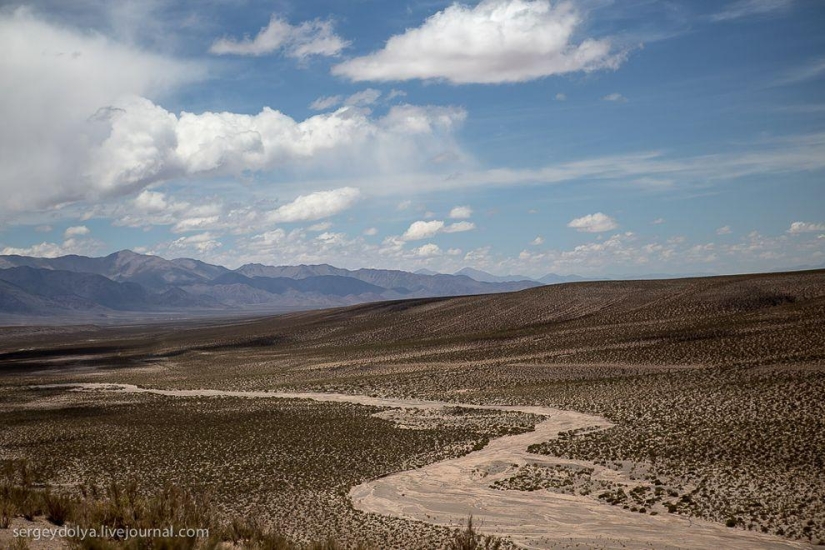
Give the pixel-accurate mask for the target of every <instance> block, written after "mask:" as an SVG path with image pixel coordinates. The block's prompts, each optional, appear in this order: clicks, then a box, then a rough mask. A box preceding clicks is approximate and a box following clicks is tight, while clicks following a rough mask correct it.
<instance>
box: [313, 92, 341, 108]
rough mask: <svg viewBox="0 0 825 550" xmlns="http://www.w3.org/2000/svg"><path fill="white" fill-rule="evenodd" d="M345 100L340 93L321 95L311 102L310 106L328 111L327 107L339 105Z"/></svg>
mask: <svg viewBox="0 0 825 550" xmlns="http://www.w3.org/2000/svg"><path fill="white" fill-rule="evenodd" d="M343 101H344V98H343V97H342V96H340V95H331V96H325V97H319V98H318V99H316V100H315V101H313V102H312V103H310V104H309V108H310V109H312V110H313V111H326V110H327V109H331V108H332V107H337V106H338V105H340V104H341V103H342V102H343Z"/></svg>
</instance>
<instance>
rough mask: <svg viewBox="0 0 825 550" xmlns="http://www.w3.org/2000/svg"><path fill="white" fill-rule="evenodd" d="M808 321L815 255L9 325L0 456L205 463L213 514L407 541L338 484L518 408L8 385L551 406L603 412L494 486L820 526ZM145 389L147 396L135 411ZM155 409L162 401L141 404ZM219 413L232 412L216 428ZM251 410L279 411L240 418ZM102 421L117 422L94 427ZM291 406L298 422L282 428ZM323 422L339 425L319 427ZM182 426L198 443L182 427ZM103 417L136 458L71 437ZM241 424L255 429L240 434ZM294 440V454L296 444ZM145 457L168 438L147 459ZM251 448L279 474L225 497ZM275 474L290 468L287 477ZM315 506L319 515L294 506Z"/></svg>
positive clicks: (789, 526)
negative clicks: (248, 313)
mask: <svg viewBox="0 0 825 550" xmlns="http://www.w3.org/2000/svg"><path fill="white" fill-rule="evenodd" d="M824 321H825V272H823V271H811V272H800V273H788V274H770V275H743V276H731V277H714V278H696V279H679V280H662V281H633V282H583V283H573V284H564V285H556V286H550V287H540V288H534V289H529V290H525V291H521V292H517V293H509V294H496V295H485V296H472V297H459V298H435V299H415V300H405V301H396V302H382V303H375V304H368V305H361V306H354V307H350V308H346V309H336V310H326V311H314V312H304V313H294V314H287V315H282V316H278V317H272V318H265V319H249V320H233V321H226V322H220V321H201V322H197V323H195V322H192V323H189V324H182V325H177V326H176V325H172V324H157V325H144V326H134V327H114V328H99V327H95V326H91V325H87V326H80V327H45V328H34V327H25V328H24V327H19V328H9V329H3V331H2V333H0V369H2V373H3V374H2V378H0V417H2V418H0V421H2V423H3V424H4V425H7V426H9V427H10V429H9V430H6V431H5V435H3V436H0V453H2V457H0V458H7V459H10V458H24V457H29V458H33V457H35V456H37V455H38V454H41V453H42V452H43V451H44V450H47V451H48V454H49V456H50V457H52V458H50V459H49V460H48V461H47V463H46V464H45V465H44V468H45V471H46V473H45V474H44V475H46V477H48V478H49V479H51V480H53V481H59V482H62V483H70V482H72V480H78V479H82V478H83V477H84V476H94V477H101V476H104V477H105V476H106V475H111V476H114V477H118V476H120V477H123V476H126V474H125V473H124V472H128V473H131V474H133V475H134V476H135V477H136V478H137V479H138V480H140V479H147V480H148V479H150V478H152V480H153V481H152V483H160V482H161V481H164V480H165V478H166V477H170V478H172V479H177V480H180V481H181V482H182V483H183V482H185V483H186V484H189V485H191V484H195V483H196V481H197V479H199V478H201V476H203V475H207V473H208V475H212V476H219V477H221V479H223V480H224V481H225V482H226V487H224V488H223V489H220V490H219V494H218V495H217V496H216V498H217V499H218V500H219V501H220V502H221V503H222V504H221V506H223V507H224V509H225V510H227V513H229V512H234V513H247V512H248V511H249V510H251V509H254V510H256V513H259V514H261V515H262V517H264V518H266V519H267V520H268V521H272V522H274V523H276V524H282V525H285V526H286V528H285V532H286V533H287V534H288V535H289V536H290V537H294V538H296V539H311V538H316V537H317V536H318V535H319V534H323V533H330V532H332V533H335V534H336V536H339V537H341V538H342V539H344V540H350V541H355V540H358V538H359V535H360V536H361V537H362V539H363V540H367V541H369V542H371V543H373V544H379V546H380V541H384V540H386V541H392V542H391V546H396V547H410V546H411V542H410V541H411V540H426V541H429V542H423V543H421V545H420V546H419V547H422V548H426V547H433V546H437V544H436V543H435V542H433V541H437V540H442V539H439V537H444V536H446V535H445V532H446V533H448V531H444V530H441V529H443V528H436V527H431V526H427V525H426V524H422V523H413V522H409V521H406V520H401V519H392V518H385V517H383V516H378V517H380V518H381V519H375V518H376V516H375V515H372V514H362V513H360V512H357V511H353V510H352V509H351V508H349V507H348V504H347V502H348V501H347V499H346V496H345V494H346V491H347V489H348V488H349V487H351V486H352V485H355V484H357V483H360V482H363V481H366V480H367V479H370V478H373V477H377V476H379V475H384V474H387V473H391V472H396V471H399V470H403V469H408V468H410V467H412V466H411V465H412V464H418V465H423V464H425V463H428V462H431V461H433V460H436V459H439V458H447V457H452V456H459V455H461V454H462V453H466V452H468V450H470V449H472V448H474V446H476V445H478V444H481V445H484V442H485V441H486V440H488V439H489V438H491V437H497V436H499V435H501V434H503V433H509V432H508V431H507V430H511V429H513V427H514V426H517V427H518V428H519V429H529V428H530V427H531V424H530V420H529V418H523V419H521V420H519V421H518V422H515V424H514V420H513V419H512V418H509V419H508V418H505V417H504V416H501V417H497V416H496V415H492V416H491V418H488V419H485V421H484V422H477V423H471V424H462V423H458V424H456V423H451V422H444V421H442V420H438V419H436V420H434V421H432V422H430V421H429V420H428V421H427V422H425V425H424V426H423V427H420V428H421V429H416V430H413V429H410V428H409V426H407V427H406V428H404V429H399V428H398V427H397V423H398V419H394V418H391V417H387V416H386V415H385V416H383V417H382V416H378V417H376V416H372V413H373V412H376V411H374V410H369V409H367V408H363V407H360V406H358V407H356V406H352V405H346V406H344V405H334V406H330V405H325V404H312V405H302V407H303V409H301V410H300V411H298V410H296V409H295V407H296V405H295V404H277V405H273V406H272V407H269V406H264V405H262V401H257V402H254V403H253V402H252V401H248V400H244V399H238V398H228V397H227V398H221V399H220V400H219V401H209V400H208V399H207V400H204V399H200V398H198V399H194V398H186V399H184V400H182V401H181V400H178V401H173V400H171V399H170V398H167V397H158V396H144V395H141V396H136V395H130V396H121V395H111V394H106V395H97V394H77V393H70V392H65V391H59V390H48V391H46V390H32V389H23V388H22V387H21V386H29V385H31V384H38V383H56V382H61V383H65V382H97V383H100V382H113V383H115V382H116V383H132V384H138V385H144V386H151V387H154V388H168V389H221V390H242V391H254V390H277V391H326V392H340V393H350V394H363V395H373V396H385V397H395V398H413V399H433V400H442V401H452V402H456V403H478V404H502V405H542V406H555V407H560V408H563V409H569V410H574V411H579V412H583V413H589V414H594V415H598V416H600V417H603V418H606V419H607V420H608V421H610V422H611V423H612V424H613V426H612V427H611V428H609V429H605V430H584V431H581V432H575V433H572V432H571V433H569V434H561V436H560V437H558V438H553V439H549V440H548V441H546V442H543V443H538V444H535V445H532V446H531V447H530V449H529V450H530V452H532V453H533V454H535V455H536V457H537V460H536V462H537V463H540V465H536V466H529V465H527V466H525V467H524V468H522V469H520V470H518V471H514V472H513V473H512V476H511V477H510V478H507V479H501V480H499V482H497V483H498V486H497V487H496V488H497V489H499V490H500V491H501V492H502V493H503V494H506V493H507V492H508V491H533V490H541V491H553V492H562V493H564V494H570V495H576V496H584V497H587V498H590V499H592V500H593V502H594V503H597V504H600V505H602V506H611V505H612V506H614V507H618V508H620V509H624V510H626V511H627V513H636V514H638V513H642V514H647V515H651V514H654V515H669V514H676V515H678V516H682V517H694V518H702V519H705V520H709V521H713V522H717V523H720V524H725V525H728V526H729V528H731V529H745V530H751V531H757V532H764V533H767V534H772V535H777V536H780V537H784V538H786V539H793V540H801V541H810V542H812V543H818V542H819V541H825V474H824V473H823V472H825V465H823V462H822V460H823V459H822V457H823V456H825V426H823V423H822V418H825V400H823V398H822V396H823V395H825V328H823V327H824V326H825V322H824ZM275 402H277V400H273V403H275ZM147 407H151V410H152V412H151V414H148V415H147V416H145V417H144V416H143V415H144V414H146V413H145V411H146V410H149V409H147ZM166 409H168V410H169V411H174V414H172V416H171V417H169V416H163V415H162V414H161V411H164V410H166ZM164 414H165V413H164ZM170 414H171V413H170ZM153 415H157V420H156V421H153V420H152V418H155V417H154V416H153ZM273 415H275V416H273ZM278 415H281V416H280V417H279V418H280V420H277V421H276V418H278ZM307 415H310V416H312V418H314V420H309V418H310V416H307ZM313 415H314V416H313ZM319 415H320V416H319ZM324 415H332V416H333V417H337V418H340V419H341V420H340V422H339V421H335V420H331V419H330V420H324ZM316 417H317V418H316ZM72 418H76V419H77V421H73V420H58V419H72ZM133 418H145V422H144V423H139V424H135V423H134V422H133V421H132V420H130V419H133ZM162 418H171V420H168V421H163V420H161V419H162ZM153 422H156V425H157V426H158V428H156V429H155V430H154V431H152V430H151V429H150V427H149V426H152V425H155V424H153ZM222 422H226V424H225V425H226V426H242V427H243V428H242V429H240V430H238V431H234V429H233V430H230V431H227V432H226V433H225V434H223V432H221V431H220V430H221V428H220V426H222V425H223V424H221V423H222ZM267 422H275V423H276V424H277V425H278V426H282V427H281V428H279V430H283V429H286V428H283V426H295V430H296V431H295V432H294V433H293V432H284V433H283V434H282V435H281V436H279V437H275V436H273V437H272V438H269V436H266V437H264V436H263V435H261V434H263V433H265V432H267V430H266V429H264V428H262V430H263V431H260V432H259V431H255V432H254V433H249V434H246V436H245V435H244V434H245V433H246V430H251V429H252V428H251V427H252V426H253V425H258V426H265V425H267V424H266V423H267ZM327 422H330V423H331V424H327ZM404 422H406V423H407V424H409V422H410V420H409V419H406V420H404ZM416 422H419V421H418V420H416ZM109 425H115V426H120V428H118V429H117V430H109V429H108V428H106V429H104V428H103V427H102V426H109ZM274 425H275V424H273V426H274ZM305 425H311V426H313V429H312V430H301V429H300V426H305ZM327 425H329V426H339V428H337V429H338V430H339V431H336V430H335V429H334V428H332V427H330V428H329V429H331V430H332V431H325V430H326V429H327V428H325V426H327ZM161 426H162V429H160V427H161ZM177 426H179V427H180V428H179V430H178V428H176V427H177ZM394 426H395V427H394ZM190 427H191V429H190ZM195 427H197V428H195ZM195 429H197V430H203V432H202V433H203V434H204V435H203V436H202V437H200V440H201V441H206V442H209V443H207V444H205V446H204V445H198V444H196V443H195V441H194V440H193V441H188V440H187V439H186V438H187V437H190V436H188V435H187V434H190V433H196V432H194V431H191V430H195ZM290 429H293V428H290ZM176 430H178V431H177V432H176ZM150 432H151V433H152V434H153V437H150V436H149V433H150ZM112 433H114V434H115V435H114V436H111V435H108V436H106V437H108V438H109V439H107V441H112V443H111V448H109V447H106V449H107V450H106V451H105V452H104V453H103V454H102V455H100V456H108V455H107V453H109V454H111V455H112V456H134V453H132V452H131V451H130V452H129V453H127V452H126V448H127V447H128V445H132V444H133V443H127V442H131V441H138V440H140V441H142V442H143V443H142V445H143V447H141V448H142V449H145V452H146V453H148V454H147V457H146V458H145V460H143V459H139V458H134V459H128V460H130V462H129V463H128V464H126V465H123V467H121V468H117V469H116V472H115V471H112V472H108V473H107V472H106V471H105V470H104V469H102V467H101V466H100V465H99V464H98V463H97V460H96V459H95V458H94V457H93V456H92V455H91V454H90V453H89V448H90V447H89V445H92V443H93V442H95V441H97V439H95V438H103V437H104V434H112ZM267 433H268V432H267ZM24 434H28V435H26V436H25V437H24ZM118 434H120V435H118ZM127 434H128V439H126V435H127ZM176 434H177V435H176ZM220 434H223V435H220ZM353 434H360V435H357V436H356V435H353ZM154 436H156V437H154ZM247 436H248V437H247ZM191 437H195V436H191ZM299 437H300V443H298V439H296V438H299ZM354 437H363V438H365V439H364V441H363V442H361V443H359V444H358V448H359V449H363V450H362V451H359V452H360V453H361V454H360V455H359V457H358V460H357V461H354V462H342V461H341V459H340V458H338V459H336V458H331V460H330V462H328V463H323V464H319V463H318V462H317V461H314V460H313V459H311V458H309V457H314V456H330V457H343V456H346V454H347V453H348V452H349V451H348V450H347V449H349V448H350V447H349V446H347V445H345V444H344V445H342V446H340V447H339V446H338V445H339V443H341V442H346V441H348V440H350V439H351V438H354ZM172 438H175V439H176V440H181V438H183V441H184V442H183V443H180V445H182V446H181V447H180V448H179V449H178V450H177V451H169V453H170V454H163V455H157V454H153V453H155V451H152V449H154V448H156V447H157V448H160V446H161V445H162V444H163V441H166V440H171V439H172ZM196 439H198V438H197V437H196ZM121 440H122V441H123V442H122V443H116V442H117V441H121ZM250 440H253V441H258V442H259V443H258V444H256V445H252V446H249V441H250ZM213 441H214V442H213ZM386 441H393V443H392V444H391V445H386V444H385V442H386ZM95 444H96V443H95ZM382 444H383V445H384V446H383V447H382ZM121 445H126V447H122V448H121V447H120V446H121ZM187 445H194V446H195V447H196V448H198V449H199V451H198V452H199V453H200V454H198V455H197V458H191V459H189V460H184V459H183V458H181V457H180V455H183V454H186V453H185V452H184V448H185V447H186V446H187ZM226 445H228V447H225V446H226ZM295 445H299V446H300V447H301V448H302V449H304V451H302V452H306V453H308V455H306V458H303V459H297V460H296V458H295V457H296V456H298V455H296V454H295V452H294V451H293V450H291V449H293V448H294V446H295ZM217 449H222V450H221V451H220V452H218V451H217ZM95 456H97V455H95ZM160 456H166V457H168V458H167V459H163V460H161V459H160V458H158V460H160V463H159V464H155V463H154V462H153V460H154V457H160ZM302 456H303V455H302ZM544 456H552V457H558V458H559V459H565V460H567V461H568V462H569V461H585V462H588V463H592V464H593V465H594V466H593V467H590V470H593V469H595V470H596V471H595V472H594V471H589V472H588V471H587V470H588V468H578V467H576V468H572V469H571V467H570V466H569V465H568V466H564V465H563V464H562V465H556V466H553V467H547V466H543V464H545V462H542V460H538V459H539V458H540V457H544ZM265 457H266V458H265ZM379 457H380V458H379ZM118 460H126V459H122V458H120V459H118ZM256 465H265V466H260V467H265V468H274V470H275V471H277V472H280V473H279V474H278V475H277V476H275V477H273V478H272V480H273V481H272V483H271V484H270V483H264V484H261V485H259V486H256V487H254V488H253V487H249V488H248V490H247V492H246V493H245V494H254V495H256V496H255V497H254V498H253V499H252V501H251V502H250V501H248V500H245V499H240V498H238V496H237V494H235V493H234V492H233V491H235V490H236V489H237V488H238V487H245V486H246V485H243V483H247V482H248V481H243V480H244V479H246V478H245V477H244V476H245V475H246V474H248V473H250V472H253V471H256V470H255V468H257V467H259V466H256ZM339 468H340V470H339ZM608 470H612V471H615V472H618V473H620V474H621V476H622V479H623V480H624V481H622V482H621V483H619V482H611V483H612V484H611V483H609V482H607V481H605V479H608V478H605V475H604V474H602V473H600V472H602V471H608ZM582 472H583V473H582ZM597 474H598V475H597ZM272 475H275V474H272ZM599 475H601V477H598V476H599ZM152 476H155V477H158V479H156V480H155V479H154V478H153V477H152ZM127 477H128V476H127ZM161 477H163V478H164V479H160V478H161ZM302 479H303V480H305V481H302V482H301V483H297V482H296V481H294V480H302ZM275 480H279V481H277V483H275ZM290 480H293V481H290ZM284 483H286V484H292V485H290V488H289V489H288V490H287V489H286V488H284V486H282V485H279V484H284ZM336 495H337V496H336ZM290 503H294V506H293V507H292V508H290ZM323 503H326V504H323ZM324 506H327V507H328V510H327V511H326V512H324V513H322V514H321V515H320V516H316V515H314V514H313V513H309V512H306V510H310V509H313V508H318V509H324ZM297 512H300V514H304V515H306V519H305V520H304V521H301V522H300V523H299V524H298V525H294V524H293V523H291V522H292V521H293V520H292V519H288V518H294V517H295V514H296V513H297ZM319 513H320V512H319ZM330 522H332V523H330ZM330 525H334V527H330ZM405 533H406V534H405ZM422 537H423V538H422ZM427 537H429V538H427ZM571 545H573V543H572V542H571ZM560 547H563V546H560Z"/></svg>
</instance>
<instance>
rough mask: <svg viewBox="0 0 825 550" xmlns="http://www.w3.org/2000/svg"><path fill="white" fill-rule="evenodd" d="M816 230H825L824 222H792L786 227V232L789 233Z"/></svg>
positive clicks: (812, 231) (794, 233)
mask: <svg viewBox="0 0 825 550" xmlns="http://www.w3.org/2000/svg"><path fill="white" fill-rule="evenodd" d="M817 231H825V223H809V222H793V223H792V224H791V226H790V227H789V228H788V233H790V234H791V235H799V234H800V233H816V232H817Z"/></svg>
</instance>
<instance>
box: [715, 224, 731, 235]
mask: <svg viewBox="0 0 825 550" xmlns="http://www.w3.org/2000/svg"><path fill="white" fill-rule="evenodd" d="M731 233H733V231H732V230H731V228H730V226H729V225H723V226H722V227H720V228H719V229H717V230H716V234H717V235H730V234H731Z"/></svg>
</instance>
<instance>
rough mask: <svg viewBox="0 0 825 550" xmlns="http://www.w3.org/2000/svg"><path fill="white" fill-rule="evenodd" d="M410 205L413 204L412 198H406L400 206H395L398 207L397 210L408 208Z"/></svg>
mask: <svg viewBox="0 0 825 550" xmlns="http://www.w3.org/2000/svg"><path fill="white" fill-rule="evenodd" d="M410 206H412V201H411V200H405V201H401V202H399V203H398V206H396V207H395V208H396V210H406V209H407V208H409V207H410Z"/></svg>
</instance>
